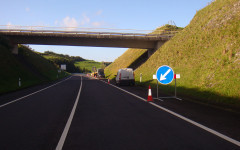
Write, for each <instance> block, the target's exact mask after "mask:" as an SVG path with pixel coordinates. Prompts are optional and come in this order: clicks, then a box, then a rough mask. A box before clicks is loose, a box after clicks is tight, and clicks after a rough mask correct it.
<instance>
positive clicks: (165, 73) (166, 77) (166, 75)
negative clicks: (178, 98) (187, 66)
mask: <svg viewBox="0 0 240 150" xmlns="http://www.w3.org/2000/svg"><path fill="white" fill-rule="evenodd" d="M156 76H157V80H158V81H159V82H160V83H161V84H165V85H166V84H169V83H171V82H172V81H173V77H174V72H173V69H172V68H171V67H169V66H167V65H163V66H161V67H159V68H158V70H157V72H156Z"/></svg>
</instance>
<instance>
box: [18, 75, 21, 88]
mask: <svg viewBox="0 0 240 150" xmlns="http://www.w3.org/2000/svg"><path fill="white" fill-rule="evenodd" d="M18 87H21V78H20V77H19V80H18Z"/></svg>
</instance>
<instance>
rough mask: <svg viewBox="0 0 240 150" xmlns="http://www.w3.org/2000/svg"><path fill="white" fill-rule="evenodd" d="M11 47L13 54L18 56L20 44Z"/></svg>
mask: <svg viewBox="0 0 240 150" xmlns="http://www.w3.org/2000/svg"><path fill="white" fill-rule="evenodd" d="M11 47H12V48H11V51H12V53H13V54H15V55H18V44H16V43H12V44H11Z"/></svg>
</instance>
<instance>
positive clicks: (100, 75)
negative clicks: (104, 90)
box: [97, 69, 105, 78]
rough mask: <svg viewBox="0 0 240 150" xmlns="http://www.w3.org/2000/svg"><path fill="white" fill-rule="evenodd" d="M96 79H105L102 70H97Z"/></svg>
mask: <svg viewBox="0 0 240 150" xmlns="http://www.w3.org/2000/svg"><path fill="white" fill-rule="evenodd" d="M97 76H98V78H105V74H104V69H97Z"/></svg>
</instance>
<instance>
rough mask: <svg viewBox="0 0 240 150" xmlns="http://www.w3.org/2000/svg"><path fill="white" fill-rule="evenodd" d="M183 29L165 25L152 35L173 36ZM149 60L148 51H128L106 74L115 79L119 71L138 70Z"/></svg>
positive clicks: (108, 68)
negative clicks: (173, 33)
mask: <svg viewBox="0 0 240 150" xmlns="http://www.w3.org/2000/svg"><path fill="white" fill-rule="evenodd" d="M182 29H183V28H180V27H176V26H173V25H165V26H162V27H159V28H157V29H156V30H154V31H153V32H152V33H150V34H172V31H173V32H175V31H181V30H182ZM147 58H148V54H147V49H133V48H130V49H128V50H127V51H126V52H125V53H124V54H123V55H121V56H120V57H118V58H117V59H116V60H115V61H114V62H113V63H112V64H111V65H109V66H108V67H107V68H105V74H106V76H108V77H109V78H110V79H113V78H114V75H116V74H117V71H118V69H121V68H128V67H129V68H133V69H136V68H137V67H138V66H140V65H141V64H142V63H144V62H145V61H146V60H147Z"/></svg>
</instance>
